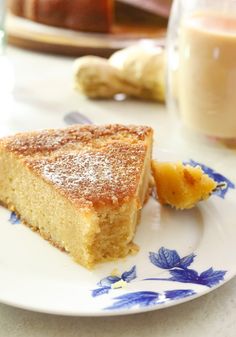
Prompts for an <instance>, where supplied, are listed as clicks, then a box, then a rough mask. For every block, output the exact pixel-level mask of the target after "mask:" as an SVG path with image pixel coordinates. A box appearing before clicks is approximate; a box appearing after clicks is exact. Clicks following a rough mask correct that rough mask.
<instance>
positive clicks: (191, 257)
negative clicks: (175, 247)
mask: <svg viewBox="0 0 236 337" xmlns="http://www.w3.org/2000/svg"><path fill="white" fill-rule="evenodd" d="M195 257H196V255H195V254H190V255H187V256H185V257H183V258H182V259H181V260H180V263H179V265H178V267H179V268H187V267H188V266H190V264H192V263H193V261H194V258H195Z"/></svg>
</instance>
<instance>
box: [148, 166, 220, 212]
mask: <svg viewBox="0 0 236 337" xmlns="http://www.w3.org/2000/svg"><path fill="white" fill-rule="evenodd" d="M152 173H153V176H154V179H155V184H156V190H157V196H158V199H159V202H160V203H161V204H163V205H164V204H167V205H170V206H172V207H175V208H177V209H186V208H192V207H194V206H195V205H196V204H197V203H198V202H199V201H201V200H205V199H208V198H209V196H210V195H211V193H212V192H213V190H214V189H215V188H216V187H217V183H216V182H215V181H214V180H213V179H211V178H210V177H209V176H208V175H207V174H205V173H204V172H203V171H202V169H201V168H200V167H198V166H197V167H192V166H190V165H183V164H182V163H181V162H177V163H170V162H157V161H155V160H153V161H152Z"/></svg>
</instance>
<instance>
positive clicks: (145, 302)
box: [105, 291, 159, 310]
mask: <svg viewBox="0 0 236 337" xmlns="http://www.w3.org/2000/svg"><path fill="white" fill-rule="evenodd" d="M158 299H159V293H156V292H154V291H138V292H133V293H127V294H124V295H121V296H117V297H115V298H114V300H115V301H116V302H114V303H113V304H112V305H111V306H110V307H107V308H105V310H111V309H112V310H114V309H129V308H132V307H135V306H138V307H147V306H149V305H154V304H156V303H157V301H158Z"/></svg>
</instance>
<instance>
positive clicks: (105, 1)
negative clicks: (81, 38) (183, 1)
mask: <svg viewBox="0 0 236 337" xmlns="http://www.w3.org/2000/svg"><path fill="white" fill-rule="evenodd" d="M170 3H171V0H145V1H143V2H142V1H140V0H119V1H118V0H8V6H9V9H10V11H11V12H12V13H13V14H14V15H16V16H20V17H24V18H27V19H29V20H32V21H36V22H39V23H43V24H46V25H51V26H57V27H63V28H69V29H73V30H81V31H87V32H104V33H106V32H111V31H112V30H113V27H114V23H118V22H121V21H122V23H126V22H130V21H132V20H134V22H135V24H138V23H139V22H142V24H145V25H146V26H148V25H150V22H153V23H156V25H157V26H158V25H162V26H163V25H166V22H167V20H166V18H162V16H166V14H167V13H168V11H169V7H170Z"/></svg>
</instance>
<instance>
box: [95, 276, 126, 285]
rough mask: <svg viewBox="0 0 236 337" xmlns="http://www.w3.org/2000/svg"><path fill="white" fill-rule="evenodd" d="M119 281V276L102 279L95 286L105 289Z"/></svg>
mask: <svg viewBox="0 0 236 337" xmlns="http://www.w3.org/2000/svg"><path fill="white" fill-rule="evenodd" d="M120 280H121V278H120V277H119V276H107V277H104V278H103V279H101V281H99V282H98V284H97V285H98V286H99V287H107V286H108V287H109V286H111V285H112V284H113V283H116V282H118V281H120Z"/></svg>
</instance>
